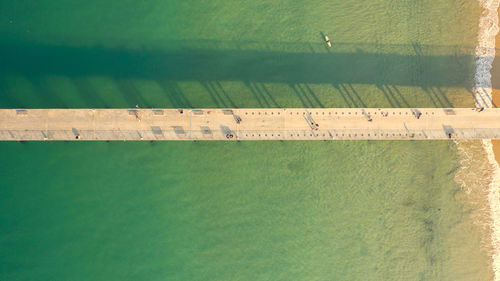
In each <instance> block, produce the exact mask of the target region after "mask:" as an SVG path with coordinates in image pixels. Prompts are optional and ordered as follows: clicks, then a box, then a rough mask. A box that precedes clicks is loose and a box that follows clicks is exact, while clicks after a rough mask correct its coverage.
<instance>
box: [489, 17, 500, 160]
mask: <svg viewBox="0 0 500 281" xmlns="http://www.w3.org/2000/svg"><path fill="white" fill-rule="evenodd" d="M498 13H500V8H499V9H498ZM499 56H500V32H499V33H498V34H497V36H496V38H495V60H494V61H493V68H492V69H491V85H492V88H493V89H492V97H493V105H494V106H496V107H499V106H500V60H499V59H498V57H499ZM492 143H493V151H494V152H495V158H496V160H497V162H498V163H500V140H493V141H492Z"/></svg>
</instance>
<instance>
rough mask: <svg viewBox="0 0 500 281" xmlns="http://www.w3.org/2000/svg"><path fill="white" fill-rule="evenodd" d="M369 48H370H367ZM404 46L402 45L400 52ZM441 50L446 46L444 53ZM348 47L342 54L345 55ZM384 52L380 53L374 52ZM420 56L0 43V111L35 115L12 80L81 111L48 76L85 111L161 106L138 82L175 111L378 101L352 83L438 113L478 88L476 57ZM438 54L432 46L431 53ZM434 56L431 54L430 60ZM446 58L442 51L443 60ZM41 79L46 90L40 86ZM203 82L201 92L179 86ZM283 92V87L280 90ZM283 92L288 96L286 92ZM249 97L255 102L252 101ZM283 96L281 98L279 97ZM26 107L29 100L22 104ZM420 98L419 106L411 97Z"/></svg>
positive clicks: (53, 103)
mask: <svg viewBox="0 0 500 281" xmlns="http://www.w3.org/2000/svg"><path fill="white" fill-rule="evenodd" d="M365 47H366V46H365ZM398 47H399V48H401V46H398ZM439 48H441V49H442V48H443V47H439ZM340 49H342V48H340ZM374 49H376V46H374ZM408 49H414V52H413V54H401V53H394V54H392V53H369V52H365V51H362V50H357V51H354V52H339V51H335V52H326V51H324V52H314V50H313V48H312V47H311V51H310V52H295V53H294V52H280V51H274V50H235V49H230V50H216V49H199V48H198V49H185V50H178V51H175V50H171V51H164V50H163V51H162V50H144V49H143V50H125V49H120V48H103V47H67V46H50V45H30V44H1V45H0V51H1V52H2V60H1V64H0V91H1V93H0V106H1V107H29V106H30V105H32V104H26V103H25V102H24V101H23V98H22V95H21V96H20V95H18V93H16V92H15V91H14V92H11V91H10V90H9V87H8V86H7V84H8V80H9V79H10V78H9V77H26V80H27V82H30V83H29V84H30V86H29V87H31V88H34V90H33V91H34V92H35V93H36V95H39V97H37V99H38V100H39V105H35V106H38V107H74V103H72V101H71V99H70V100H69V101H64V98H61V97H60V96H57V95H55V94H51V90H50V87H47V86H46V85H44V84H43V81H42V80H40V79H42V78H43V77H46V76H56V77H59V76H60V77H67V78H69V79H70V81H72V82H73V86H72V87H74V88H75V89H76V90H75V91H77V92H78V93H79V95H80V97H78V99H80V100H83V102H80V103H78V104H79V105H81V106H82V107H123V106H125V107H127V106H130V107H131V106H135V105H136V104H138V105H140V106H142V107H160V106H165V105H164V104H158V103H157V102H151V101H150V100H148V99H147V98H145V97H144V96H143V93H141V91H140V90H138V89H137V88H136V86H135V84H134V83H132V82H131V81H132V80H141V81H155V82H156V83H157V85H158V87H159V88H160V89H161V91H162V92H163V93H164V95H165V97H166V98H167V99H168V105H167V107H186V108H189V107H199V106H200V103H198V102H197V101H196V100H194V99H195V98H196V99H197V98H198V96H197V95H203V96H205V97H206V98H207V99H206V101H205V102H204V103H203V104H201V106H207V107H210V106H211V107H246V106H248V102H246V100H248V99H253V101H252V105H253V106H258V107H283V106H288V105H289V104H288V103H287V102H286V101H284V99H283V97H286V98H288V99H295V100H296V101H297V102H296V105H298V106H303V107H325V106H332V103H331V101H330V100H331V99H336V100H338V104H334V105H336V106H339V107H369V106H372V105H373V102H372V101H371V100H370V98H369V97H367V96H366V95H363V94H362V93H360V92H359V90H357V89H355V87H353V85H359V84H361V85H373V86H376V89H378V90H379V91H380V93H382V94H383V96H384V97H385V99H386V102H385V103H386V104H387V106H391V107H413V106H419V104H415V102H412V101H410V99H409V96H408V94H407V93H402V92H401V90H400V88H401V87H418V88H421V89H422V90H423V92H425V93H426V95H427V97H426V98H427V101H428V103H429V104H431V105H432V106H435V107H452V106H453V103H452V102H451V101H450V98H449V97H447V94H446V93H445V92H444V91H443V90H442V89H443V88H462V89H470V87H471V85H472V77H473V75H472V74H473V72H474V66H473V62H474V57H473V56H472V55H467V54H462V55H460V54H459V55H457V54H449V55H426V53H429V52H423V51H422V47H421V46H419V45H416V44H413V45H411V46H408ZM429 49H431V50H432V47H429V46H426V50H429ZM430 53H432V52H430ZM439 53H442V52H439ZM88 77H107V78H108V79H110V80H111V81H114V84H115V85H113V86H110V88H111V87H112V88H116V89H115V90H114V91H111V92H110V93H119V94H120V95H122V97H120V99H119V100H120V102H116V100H114V99H112V98H110V99H106V98H104V97H103V94H98V93H97V92H99V91H101V92H103V91H104V92H106V91H105V90H102V89H96V86H95V85H93V84H92V83H89V80H88ZM40 81H42V82H40ZM184 82H190V83H198V84H199V87H198V88H197V89H196V90H194V89H190V90H188V92H186V90H185V89H183V88H182V87H180V86H179V84H180V83H184ZM228 82H231V83H232V82H237V83H241V84H242V85H244V88H246V89H245V91H246V92H248V93H249V94H248V95H246V96H245V98H244V99H241V93H235V91H234V89H233V88H231V89H228V88H227V86H226V84H225V83H228ZM270 84H281V85H284V86H285V88H286V89H285V90H283V91H284V92H286V93H285V94H284V93H283V92H279V91H277V90H276V89H270V88H269V85H270ZM314 85H322V87H331V93H328V94H326V95H325V94H321V95H319V94H318V93H316V91H315V90H314V88H315V87H314ZM281 89H284V88H281ZM280 91H281V90H280ZM249 96H251V98H249ZM280 97H281V99H280ZM24 100H25V99H24ZM412 100H413V99H412Z"/></svg>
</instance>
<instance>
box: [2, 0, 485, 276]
mask: <svg viewBox="0 0 500 281" xmlns="http://www.w3.org/2000/svg"><path fill="white" fill-rule="evenodd" d="M115 2H116V1H115ZM0 15H1V16H0V18H1V19H2V20H1V21H0V35H1V36H0V49H1V52H2V55H1V57H0V60H1V63H0V107H3V108H10V107H134V106H135V105H136V104H138V105H140V106H141V107H144V108H147V107H304V106H305V107H362V106H363V107H364V106H370V107H378V106H389V107H408V106H421V107H423V106H429V107H434V106H436V107H443V106H470V105H472V104H473V100H472V94H471V91H470V88H471V86H472V77H473V76H472V73H473V65H472V61H473V57H472V55H473V47H474V44H475V41H476V33H477V21H478V18H479V15H480V10H479V8H478V5H477V4H476V3H475V1H460V0H459V1H456V0H442V1H427V0H426V1H389V0H371V1H364V0H362V1H359V0H357V1H337V0H335V1H324V0H318V1H311V0H308V1H295V0H288V1H284V0H276V1H260V0H255V1H222V0H211V1H203V0H190V1H139V2H138V1H128V0H123V1H120V2H116V3H113V1H94V0H90V1H89V0H87V1H77V0H71V1H70V0H67V1H46V0H38V1H30V0H25V1H14V2H13V1H0ZM324 34H326V35H328V36H329V37H330V39H331V40H332V42H333V48H331V49H329V48H326V47H325V45H324V41H323V37H322V36H323V35H324ZM458 169H459V158H458V155H457V147H456V145H455V144H453V143H449V142H441V141H437V142H361V141H360V142H357V141H356V142H240V143H236V142H196V143H195V142H165V143H150V142H141V143H138V142H127V143H121V142H111V143H105V142H101V143H98V142H95V143H90V142H88V143H77V142H72V143H66V142H53V143H1V144H0V175H1V177H2V184H1V187H0V253H1V254H0V279H2V280H3V279H5V280H89V279H91V280H490V279H491V275H492V274H491V269H490V266H489V262H490V261H489V259H488V257H487V254H486V250H485V247H484V245H482V244H481V243H483V242H484V241H482V240H481V237H482V236H481V235H482V233H480V228H479V227H478V226H477V225H474V224H473V223H472V222H471V219H470V216H469V214H470V213H471V211H472V210H471V207H470V206H469V205H468V204H466V203H465V200H464V199H467V194H466V193H464V192H463V191H462V188H461V187H460V186H459V185H458V184H457V183H456V182H455V181H454V177H455V173H456V171H457V170H458Z"/></svg>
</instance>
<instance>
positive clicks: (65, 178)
mask: <svg viewBox="0 0 500 281" xmlns="http://www.w3.org/2000/svg"><path fill="white" fill-rule="evenodd" d="M2 149H3V150H2V161H1V162H0V173H1V174H0V175H1V177H2V179H3V181H4V183H5V182H6V183H7V185H4V186H3V188H2V189H1V191H0V206H1V209H2V212H1V213H0V221H1V225H2V228H1V229H2V236H1V240H0V241H1V242H0V248H1V249H2V251H1V252H2V255H1V261H2V262H0V277H1V279H3V280H54V279H56V280H89V279H92V280H138V279H140V280H488V279H487V277H489V275H488V274H489V271H487V270H486V269H487V264H486V263H487V262H488V260H487V259H486V257H485V255H484V254H481V252H480V251H479V250H480V245H479V239H478V237H477V229H474V228H470V227H469V226H467V225H466V226H464V225H462V224H461V221H462V220H463V219H464V218H463V216H465V214H466V210H464V208H463V206H462V204H461V203H460V202H458V201H457V199H456V195H457V193H461V192H460V188H459V187H458V186H457V185H456V184H455V183H454V181H453V175H454V171H455V170H456V169H457V163H456V162H457V159H456V157H454V156H453V155H454V153H455V146H454V145H453V144H451V143H447V142H263V143H251V142H241V143H233V142H231V143H224V142H196V143H192V142H190V143H174V142H172V143H132V142H127V143H47V144H44V143H25V144H20V143H9V144H3V145H2ZM456 243H459V244H456ZM464 253H465V254H466V255H464ZM485 270H486V271H485Z"/></svg>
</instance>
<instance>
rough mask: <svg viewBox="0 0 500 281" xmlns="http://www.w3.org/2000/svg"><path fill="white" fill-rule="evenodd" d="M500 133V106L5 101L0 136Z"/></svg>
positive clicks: (426, 136) (424, 136) (439, 136)
mask: <svg viewBox="0 0 500 281" xmlns="http://www.w3.org/2000/svg"><path fill="white" fill-rule="evenodd" d="M443 139H500V108H486V109H484V110H482V111H478V110H476V109H474V108H287V109H282V108H265V109H264V108H240V109H136V108H133V109H0V140H3V141H44V140H45V141H49V140H64V141H68V140H73V141H90V140H98V141H99V140H137V141H140V140H144V141H146V140H228V141H235V140H443Z"/></svg>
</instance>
